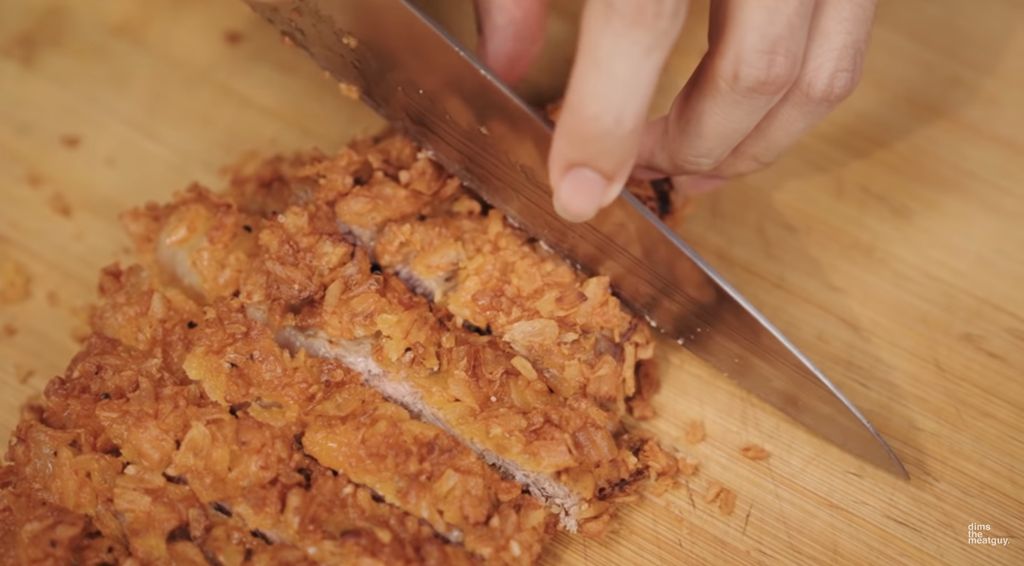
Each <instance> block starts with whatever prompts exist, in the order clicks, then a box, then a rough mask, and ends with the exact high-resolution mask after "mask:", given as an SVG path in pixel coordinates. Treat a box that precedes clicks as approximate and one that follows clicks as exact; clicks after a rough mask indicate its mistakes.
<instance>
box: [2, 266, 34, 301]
mask: <svg viewBox="0 0 1024 566" xmlns="http://www.w3.org/2000/svg"><path fill="white" fill-rule="evenodd" d="M31 286H32V278H31V277H30V276H29V274H28V271H27V270H26V269H25V266H24V265H22V264H21V263H20V262H18V261H17V260H15V259H13V258H7V257H3V256H0V305H11V304H14V303H20V302H22V301H24V300H25V299H28V297H29V294H30V288H31Z"/></svg>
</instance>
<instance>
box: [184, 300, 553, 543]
mask: <svg viewBox="0 0 1024 566" xmlns="http://www.w3.org/2000/svg"><path fill="white" fill-rule="evenodd" d="M240 309H241V306H240V304H237V301H230V302H229V303H221V305H220V306H219V307H217V308H210V309H207V314H206V316H205V317H204V319H203V320H202V321H201V322H199V323H197V326H196V327H195V328H194V329H193V334H194V338H195V345H194V346H193V347H192V349H191V350H190V351H189V353H188V354H187V356H186V357H185V360H184V363H183V367H184V369H185V371H186V372H187V374H188V375H189V377H190V378H192V379H193V380H195V381H196V382H197V383H200V384H201V385H202V387H203V390H204V391H205V392H206V393H207V395H208V396H209V397H210V398H211V399H214V400H215V401H217V402H218V403H220V404H222V405H224V406H225V407H234V408H235V410H236V411H241V412H244V413H245V414H247V415H249V416H251V417H252V418H254V419H256V420H257V421H260V422H263V423H266V424H268V425H271V426H277V427H288V426H296V427H298V429H299V430H300V432H298V433H297V434H299V435H301V442H302V446H303V449H304V451H305V453H306V454H308V455H310V456H312V457H313V458H315V459H316V460H317V461H318V462H319V463H320V464H321V465H323V466H326V467H328V468H331V469H334V470H337V471H340V472H342V473H344V474H345V475H346V476H348V477H349V478H350V479H352V480H353V481H355V482H356V483H359V484H362V485H366V486H368V487H370V488H372V489H373V490H374V491H376V492H377V493H379V494H381V495H382V496H383V497H384V499H385V500H386V501H388V502H391V503H393V504H395V505H397V506H399V507H401V508H403V509H405V510H407V511H408V512H410V513H412V514H414V515H417V516H419V517H420V518H422V519H424V520H426V521H427V522H428V523H429V524H431V525H432V526H433V527H434V528H435V529H437V530H438V531H439V532H440V533H442V534H444V535H445V536H447V537H448V538H450V539H452V540H457V541H462V542H464V544H465V546H466V548H468V549H469V550H470V551H472V552H474V553H476V554H478V555H480V556H482V557H483V558H485V559H488V560H492V561H500V562H506V563H512V562H529V561H532V560H534V559H535V558H536V557H537V556H538V555H539V553H540V549H541V546H542V543H543V542H544V541H545V540H546V538H547V532H548V530H549V529H548V526H549V525H551V519H552V517H551V516H550V515H549V514H548V513H547V511H546V510H545V509H544V507H543V505H541V503H540V502H539V501H538V500H536V499H534V498H532V497H529V496H526V495H523V494H522V493H521V488H520V487H519V486H518V485H517V484H516V483H514V482H511V481H507V480H502V479H501V478H500V477H499V476H498V474H497V473H496V472H495V471H494V470H492V469H491V468H489V467H488V466H487V465H486V464H485V463H484V462H483V461H482V460H480V459H479V457H477V456H476V455H475V454H474V453H473V452H472V451H470V450H469V449H468V448H466V447H465V446H464V445H462V444H461V443H459V442H458V441H457V440H455V439H454V438H452V437H451V436H449V435H448V434H446V433H444V432H443V431H442V430H441V429H439V428H438V427H436V426H433V425H429V424H426V423H422V422H419V421H416V420H414V419H412V418H411V417H410V415H409V413H408V412H406V411H405V410H404V409H402V408H400V407H399V406H397V405H394V404H392V403H390V402H388V401H386V400H384V398H383V397H381V395H380V394H379V393H377V392H376V391H374V390H372V389H370V388H368V387H367V386H366V385H364V384H363V383H362V380H361V379H360V378H359V376H358V375H356V374H354V373H353V372H351V371H350V370H347V369H345V368H344V367H342V366H340V365H338V364H335V363H332V362H329V361H324V360H320V359H317V358H311V357H309V356H307V355H306V354H305V352H302V351H300V352H298V353H297V354H296V355H294V356H293V355H291V354H289V353H288V352H287V351H285V350H282V349H281V348H280V346H278V344H277V343H276V342H275V341H274V338H273V335H272V333H271V332H270V330H269V329H267V328H266V327H265V326H264V325H263V324H261V323H258V322H255V321H253V320H251V319H248V318H246V317H245V316H244V314H242V313H241V310H240ZM214 444H219V443H218V442H215V443H214ZM260 451H261V452H266V450H265V449H263V450H260ZM200 460H201V459H200ZM234 483H235V484H237V482H234ZM242 487H243V488H244V486H242Z"/></svg>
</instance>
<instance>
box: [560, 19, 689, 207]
mask: <svg viewBox="0 0 1024 566" xmlns="http://www.w3.org/2000/svg"><path fill="white" fill-rule="evenodd" d="M686 7H687V2H685V1H680V0H645V1H644V2H636V1H635V0H600V1H597V0H591V1H589V2H587V4H586V6H585V7H584V10H583V21H582V23H581V26H580V38H579V43H578V45H577V49H576V61H575V63H574V65H573V70H572V73H571V75H570V77H569V86H568V88H567V90H566V94H565V100H564V102H563V104H562V109H561V113H560V115H559V119H558V123H557V124H556V126H555V134H554V138H553V140H552V144H551V154H550V156H549V159H548V173H549V175H550V177H551V186H552V187H553V189H554V206H555V210H556V211H557V212H558V214H560V215H561V216H562V217H564V218H565V219H567V220H570V221H573V222H583V221H586V220H589V219H591V218H592V217H593V216H594V215H595V214H597V212H598V210H600V209H601V208H602V207H604V206H606V205H608V204H609V203H611V202H612V201H613V200H614V199H615V197H616V196H618V194H619V192H621V191H622V187H623V185H624V183H625V182H626V179H627V178H628V177H629V173H630V170H631V169H632V168H633V164H634V162H635V160H636V155H637V152H638V151H639V147H640V140H641V134H642V131H643V127H644V125H645V124H646V122H647V112H648V108H649V106H650V103H651V98H652V96H653V95H654V89H655V87H656V86H657V83H658V77H659V75H660V74H661V69H662V67H663V66H664V64H665V59H666V58H667V57H668V54H669V52H670V51H671V49H672V46H673V44H674V43H675V39H676V36H677V35H678V33H679V30H680V28H682V25H683V20H684V19H685V17H686Z"/></svg>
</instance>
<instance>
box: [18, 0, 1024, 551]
mask: <svg viewBox="0 0 1024 566" xmlns="http://www.w3.org/2000/svg"><path fill="white" fill-rule="evenodd" d="M433 4H434V5H435V7H437V6H443V7H444V10H442V12H443V13H445V14H448V15H450V16H451V17H450V18H449V19H450V21H451V22H453V25H454V26H455V27H456V28H458V29H460V30H461V32H460V33H462V34H463V35H465V33H466V32H467V30H470V31H471V29H472V25H471V21H472V20H471V18H470V17H469V16H467V15H466V14H467V13H466V12H465V10H464V8H465V7H464V6H461V4H460V6H459V9H456V7H455V6H453V5H452V3H450V2H449V3H442V2H434V3H433ZM698 4H699V3H698ZM557 11H558V12H559V13H560V14H562V16H563V17H562V18H560V19H556V21H555V22H553V23H552V25H551V32H552V35H553V36H554V38H555V40H554V42H553V45H554V46H555V47H553V48H552V49H549V53H548V56H547V58H546V63H545V64H544V65H543V66H542V69H541V70H540V71H538V72H537V73H535V75H534V77H533V79H532V80H531V81H530V83H529V85H528V87H527V89H528V90H529V91H530V92H531V93H533V94H543V93H545V92H546V93H548V94H550V93H551V91H552V90H553V89H556V88H557V86H558V84H559V80H558V79H557V78H554V79H553V78H552V77H557V76H558V73H560V72H564V68H565V65H566V64H567V61H568V57H567V55H566V54H565V51H564V49H561V50H559V49H558V47H559V46H562V47H564V46H565V45H570V44H571V33H570V32H571V30H572V26H571V24H570V23H569V22H570V21H571V20H569V19H566V18H565V17H564V16H565V14H567V13H571V12H572V8H571V7H569V8H565V7H563V6H561V5H560V4H559V5H558V6H557ZM704 14H706V6H703V5H698V6H697V8H696V13H695V15H694V17H693V22H695V23H693V24H691V25H690V26H689V27H688V30H689V31H688V33H687V34H686V35H685V37H684V39H683V40H682V41H681V43H680V47H679V49H678V52H677V54H676V56H675V57H674V59H673V61H672V64H671V69H670V72H669V73H667V74H666V78H665V81H664V84H663V85H662V88H661V89H660V91H659V92H660V95H659V103H658V106H659V107H660V108H663V107H665V105H667V103H668V101H669V100H670V98H671V93H672V92H673V91H674V90H675V89H677V88H678V87H679V85H680V84H681V82H682V81H683V80H684V79H685V76H686V73H687V72H688V71H689V69H690V68H692V65H693V63H694V61H696V57H697V56H698V55H699V53H700V52H701V49H702V48H703V45H702V39H701V38H702V34H701V32H700V28H701V25H700V23H699V21H700V20H701V19H702V18H703V17H704ZM1022 23H1024V3H1021V2H1020V1H1019V0H987V1H985V2H963V1H961V0H900V1H899V2H886V3H883V5H882V6H881V8H880V14H879V21H878V25H877V28H876V32H875V36H874V43H873V47H872V50H871V53H870V55H869V57H868V67H867V72H866V76H865V78H864V81H863V85H862V87H861V89H860V90H859V92H858V93H857V94H856V95H855V96H854V97H853V98H852V99H851V100H850V101H849V102H848V103H847V104H845V105H844V106H843V107H842V109H841V110H840V111H839V112H837V113H836V114H835V115H833V116H832V117H831V118H830V119H829V120H828V121H827V123H825V124H824V125H823V126H822V127H820V128H818V129H817V130H815V131H814V132H813V133H812V134H811V135H809V136H808V137H807V138H806V139H805V140H804V141H803V142H802V143H801V144H800V145H799V146H798V147H797V148H795V150H793V151H792V152H791V153H790V154H789V155H788V156H787V157H786V158H785V159H784V160H783V161H782V162H780V163H778V164H777V165H776V166H774V167H773V168H771V169H770V170H768V171H766V172H763V173H760V174H758V175H755V176H752V177H750V178H747V179H744V180H741V181H737V182H735V183H734V186H732V187H731V188H729V189H727V190H725V191H722V192H720V193H719V194H716V195H713V196H710V197H708V198H705V199H703V200H701V201H700V202H699V203H698V204H697V206H696V209H695V211H694V212H693V213H692V215H691V216H690V217H689V218H688V220H687V222H686V223H685V225H684V226H683V228H682V231H683V232H684V233H685V235H686V237H687V238H689V239H690V241H692V242H693V243H694V244H695V245H696V247H697V248H699V249H700V250H701V251H702V252H703V253H704V254H705V255H707V256H708V257H709V258H710V259H712V260H713V263H715V264H716V265H717V266H719V267H720V269H721V270H722V271H723V272H725V274H726V275H727V276H728V277H730V278H731V279H732V280H733V281H734V282H735V283H736V284H737V286H739V287H740V288H741V289H743V290H744V291H746V293H747V294H748V295H749V296H750V298H751V299H752V300H753V301H754V302H755V303H756V304H758V305H760V306H761V307H762V308H763V310H764V311H765V312H766V313H767V314H768V315H769V316H770V317H771V318H772V319H773V320H776V321H777V322H778V324H779V326H781V327H782V328H783V329H784V330H785V331H787V332H788V333H789V334H790V335H791V336H792V338H793V339H794V340H795V341H796V342H797V343H798V344H801V345H802V346H804V348H805V349H806V350H807V352H808V353H809V354H811V356H812V357H813V358H814V359H816V360H817V361H818V362H819V363H820V365H821V366H822V367H823V368H824V369H825V370H826V371H827V372H829V373H830V374H831V375H832V376H833V378H834V380H835V381H836V383H837V384H838V385H839V386H840V387H841V388H842V389H843V390H844V391H845V392H846V393H847V394H848V395H849V397H850V398H851V399H853V400H854V401H855V402H856V403H857V404H858V405H859V406H860V407H861V409H862V410H863V411H864V413H865V414H866V415H867V416H868V417H869V418H870V419H872V420H873V421H874V423H875V424H876V425H877V427H878V428H879V429H880V430H881V431H882V432H883V433H884V434H885V435H886V436H887V438H888V439H889V440H890V441H891V443H892V445H893V447H894V448H895V450H896V451H897V452H898V453H899V455H900V456H901V457H902V458H903V461H904V462H905V463H906V465H907V468H908V470H909V471H910V475H911V476H912V478H913V479H912V480H910V481H909V482H906V481H900V480H897V479H895V478H893V477H889V476H887V475H885V474H884V473H882V472H879V471H877V470H875V469H872V468H870V467H868V466H867V465H865V464H862V463H860V462H859V461H857V460H855V459H853V458H851V457H849V456H846V455H845V454H843V453H841V452H839V451H838V450H836V449H834V448H832V447H831V446H829V445H827V444H825V443H823V442H821V441H819V440H818V439H817V438H816V437H814V436H812V435H811V434H809V433H807V432H805V431H804V430H802V429H801V428H799V427H797V426H795V425H794V424H793V423H791V422H790V421H788V420H787V419H785V418H784V417H782V416H781V415H779V414H777V413H776V412H774V411H773V410H771V409H769V408H767V407H766V406H764V405H762V404H761V403H760V402H758V401H757V400H755V399H753V398H752V397H750V396H749V395H747V394H745V393H744V392H743V391H741V390H739V389H738V388H737V387H735V386H734V385H733V384H732V383H731V382H730V381H729V380H728V379H727V378H724V377H723V376H721V375H719V374H717V373H716V372H715V371H713V370H711V369H710V368H709V367H707V366H706V365H704V364H703V363H702V362H701V361H699V360H697V359H695V358H694V357H693V356H691V355H689V354H688V353H687V352H686V351H685V350H683V349H681V348H679V347H677V346H675V345H674V344H672V343H671V342H667V341H666V342H665V344H664V345H663V347H662V348H661V351H660V357H661V361H662V362H663V365H662V367H663V375H664V381H665V384H664V388H663V391H662V392H661V394H660V396H659V397H658V400H657V408H658V410H659V412H660V416H659V417H658V418H657V419H655V420H654V421H653V422H652V423H651V424H650V426H651V428H652V429H654V430H655V431H656V432H657V433H658V434H659V435H660V436H661V438H663V439H664V440H665V441H666V442H667V443H669V444H671V445H672V446H674V447H676V448H678V449H679V450H681V451H683V452H686V453H689V454H691V455H692V456H694V457H695V458H697V459H698V460H699V461H700V462H701V471H700V473H699V474H698V475H697V476H695V477H694V478H692V479H691V480H690V481H689V484H688V486H684V487H682V488H680V489H678V490H676V491H673V492H670V493H667V494H665V495H663V496H660V497H646V498H643V499H641V500H640V501H637V502H636V503H635V504H634V505H632V506H630V507H629V508H628V509H627V510H626V511H625V512H624V513H623V514H622V517H621V520H620V521H619V522H618V531H617V532H615V533H613V534H611V535H609V536H608V537H606V538H605V539H604V540H600V541H586V540H582V539H579V538H571V537H568V536H560V537H559V538H558V540H557V544H555V545H554V546H553V547H552V548H551V550H550V551H549V552H548V554H547V555H546V557H545V558H546V561H547V562H548V563H568V564H584V563H588V564H616V565H618V564H639V563H662V564H668V563H706V564H722V563H733V562H736V563H778V562H783V563H790V562H801V563H823V562H840V563H855V564H865V563H884V564H890V563H908V564H909V563H955V564H972V563H976V564H983V563H984V564H988V563H1002V564H1014V563H1016V564H1021V563H1024V479H1022V471H1024V441H1022V437H1024V379H1022V377H1024V222H1022V219H1024V27H1022ZM567 37H568V39H566V38H567ZM545 78H546V79H547V80H545ZM380 126H381V123H380V121H379V120H378V119H377V118H375V117H374V116H372V115H371V114H370V113H368V112H367V111H366V110H365V109H364V108H362V107H361V106H360V105H358V104H356V103H354V102H352V101H349V100H346V99H344V98H342V97H341V96H339V94H338V92H337V89H336V86H335V85H334V84H333V83H332V82H331V81H328V80H326V79H323V78H322V77H321V74H320V72H319V71H318V70H317V69H315V68H314V67H313V66H312V64H310V63H308V62H307V61H306V60H305V59H304V58H303V57H302V56H301V55H300V54H299V53H297V52H294V50H287V49H284V48H282V47H281V45H280V42H279V41H278V39H277V37H276V36H275V34H274V33H272V32H271V31H270V30H269V29H268V28H266V27H265V26H264V25H263V24H262V23H261V22H259V21H257V20H256V19H255V18H254V17H253V16H251V15H250V14H249V13H248V12H247V10H246V9H245V8H244V7H243V6H242V5H241V4H240V3H237V2H234V1H231V0H217V1H213V2H211V1H208V0H150V1H148V2H144V3H143V2H135V1H132V0H93V1H91V2H81V1H75V0H66V1H56V0H33V1H32V2H5V3H3V4H2V5H0V192H2V196H3V198H2V200H0V265H3V263H4V262H8V263H9V262H10V261H12V260H13V261H16V262H18V263H19V264H20V265H22V266H23V267H24V268H25V269H26V270H27V274H28V276H29V277H30V278H31V283H32V285H31V296H30V297H29V298H28V299H27V300H25V301H23V302H20V303H18V304H14V305H7V306H0V387H2V389H0V390H2V392H3V395H2V397H0V430H2V431H3V435H4V438H6V437H7V431H9V430H10V428H11V427H12V426H13V425H14V423H15V422H16V420H17V417H18V407H19V405H20V404H21V403H22V402H23V401H24V400H25V399H26V398H28V397H29V396H30V395H33V394H37V393H38V392H40V391H41V390H42V387H43V386H44V385H45V383H46V381H47V380H48V379H49V378H50V377H51V376H53V375H54V374H56V373H59V372H60V371H61V370H62V368H63V367H64V366H65V365H66V363H67V362H68V360H69V359H70V357H71V356H72V355H73V353H74V352H75V350H76V343H75V341H74V339H73V338H72V336H73V334H74V333H75V332H77V331H80V329H81V328H82V322H81V315H82V310H83V307H84V305H86V304H88V303H89V302H90V301H91V300H92V298H93V296H94V287H95V283H96V280H97V272H98V270H99V268H100V267H101V266H103V265H105V264H107V263H109V262H111V261H113V260H115V259H117V258H119V257H124V246H125V243H126V241H125V238H124V237H123V235H122V234H121V231H120V228H119V227H118V225H117V223H116V220H115V218H116V216H117V213H118V212H119V211H121V210H123V209H125V208H127V207H129V206H132V205H135V204H138V203H141V202H143V201H145V200H147V199H158V200H166V199H167V198H168V197H169V196H170V195H171V193H172V192H173V191H174V190H176V189H180V188H182V187H184V186H185V185H186V184H187V183H188V182H190V181H192V180H198V181H201V182H203V183H207V184H210V185H214V186H216V185H218V184H219V183H220V182H221V180H220V176H219V173H218V170H219V168H220V167H221V166H222V165H223V164H225V163H228V162H231V161H234V160H235V159H237V158H238V157H240V156H241V155H243V154H244V153H246V152H250V151H256V152H269V151H281V150H289V149H299V148H305V147H309V146H314V145H315V146H319V147H321V148H325V149H332V148H337V147H339V146H340V145H341V144H343V143H344V142H345V141H346V140H348V139H350V138H352V137H353V136H355V135H359V134H366V133H370V132H372V131H374V130H375V129H376V128H378V127H380ZM692 421H700V422H703V423H704V425H705V428H706V430H707V437H706V440H704V441H703V442H701V443H699V444H695V445H690V444H687V442H686V437H685V430H686V428H687V426H688V423H690V422H692ZM750 442H753V443H758V444H761V445H763V446H764V447H766V448H767V449H768V451H769V452H770V453H771V457H770V458H769V459H768V460H766V461H761V462H754V461H749V460H746V459H744V458H743V457H741V456H740V452H739V451H740V447H741V446H743V445H744V444H746V443H750ZM712 481H718V482H721V483H722V484H723V485H725V486H727V487H729V488H730V489H732V490H734V491H735V492H736V493H737V495H738V500H737V506H736V510H735V512H734V513H733V514H732V515H730V516H722V515H721V514H720V512H719V510H718V509H717V507H716V506H714V505H712V504H708V503H705V501H704V498H705V494H706V493H707V491H708V486H709V483H710V482H712ZM972 522H973V523H982V524H987V525H990V526H991V531H989V533H988V534H990V535H991V536H999V537H1011V540H1010V543H1009V545H1008V546H1006V547H992V546H979V545H969V544H968V542H967V539H968V537H967V531H968V525H969V524H970V523H972Z"/></svg>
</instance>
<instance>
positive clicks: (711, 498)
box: [704, 480, 725, 503]
mask: <svg viewBox="0 0 1024 566" xmlns="http://www.w3.org/2000/svg"><path fill="white" fill-rule="evenodd" d="M723 489H725V486H723V485H722V484H720V483H718V482H717V481H713V480H712V481H711V483H709V484H708V492H707V493H706V494H704V501H705V502H707V503H714V502H715V500H716V499H718V496H720V495H721V494H722V490H723Z"/></svg>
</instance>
